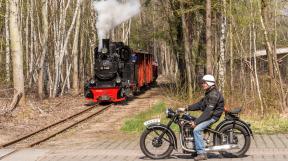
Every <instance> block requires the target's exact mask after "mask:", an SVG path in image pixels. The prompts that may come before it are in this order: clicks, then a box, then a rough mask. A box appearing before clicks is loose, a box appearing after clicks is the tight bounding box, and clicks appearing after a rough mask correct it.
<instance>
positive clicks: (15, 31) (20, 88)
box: [9, 0, 25, 105]
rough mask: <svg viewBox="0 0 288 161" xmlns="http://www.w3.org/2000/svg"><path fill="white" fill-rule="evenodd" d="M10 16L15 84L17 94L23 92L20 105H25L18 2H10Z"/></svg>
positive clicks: (14, 0)
mask: <svg viewBox="0 0 288 161" xmlns="http://www.w3.org/2000/svg"><path fill="white" fill-rule="evenodd" d="M9 6H10V15H9V30H10V44H11V52H12V60H13V84H14V89H15V90H16V92H15V93H14V94H17V93H18V92H21V93H22V94H23V97H22V99H21V101H20V105H24V104H25V92H24V74H23V51H22V44H21V37H20V30H19V23H18V21H17V13H18V8H17V7H18V6H19V2H18V0H10V1H9Z"/></svg>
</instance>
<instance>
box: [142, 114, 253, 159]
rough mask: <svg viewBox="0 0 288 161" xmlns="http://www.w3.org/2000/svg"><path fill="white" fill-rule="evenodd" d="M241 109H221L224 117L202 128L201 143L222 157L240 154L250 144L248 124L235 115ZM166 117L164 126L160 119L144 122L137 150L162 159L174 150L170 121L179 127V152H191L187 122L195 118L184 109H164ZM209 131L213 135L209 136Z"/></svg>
mask: <svg viewBox="0 0 288 161" xmlns="http://www.w3.org/2000/svg"><path fill="white" fill-rule="evenodd" d="M240 112H241V108H236V109H234V110H232V111H225V119H224V120H223V121H222V122H220V123H219V124H218V125H217V127H216V128H215V129H212V128H211V127H208V128H206V129H205V130H204V135H203V139H204V144H205V147H206V148H205V150H206V151H207V152H219V153H220V154H222V155H223V156H224V157H242V156H244V155H245V153H246V152H247V150H248V149H249V147H250V143H251V137H253V134H252V130H251V128H250V124H248V123H246V122H244V121H242V120H241V119H240V118H239V113H240ZM166 116H167V118H169V119H170V120H169V122H168V124H167V125H164V124H160V119H152V120H149V121H145V122H144V125H145V126H146V129H145V131H144V132H143V133H142V135H141V138H140V148H141V151H142V152H143V153H144V154H145V155H146V156H147V157H149V158H151V159H163V158H167V157H169V156H170V155H171V153H172V151H173V149H175V150H178V143H177V137H176V135H175V133H174V131H173V130H172V129H171V125H172V124H173V123H175V124H177V125H178V126H179V131H180V132H179V135H180V136H179V141H180V146H181V148H182V151H183V153H185V154H187V153H191V154H193V153H194V154H195V153H196V151H195V147H194V138H193V128H192V127H191V124H190V122H191V121H192V120H194V119H195V117H193V116H191V115H190V114H189V113H188V112H187V111H186V112H183V111H179V110H176V111H174V110H172V108H168V109H167V110H166ZM211 134H213V135H211Z"/></svg>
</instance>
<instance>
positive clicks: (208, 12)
mask: <svg viewBox="0 0 288 161" xmlns="http://www.w3.org/2000/svg"><path fill="white" fill-rule="evenodd" d="M212 67H213V65H212V40H211V0H206V73H208V74H213V68H212Z"/></svg>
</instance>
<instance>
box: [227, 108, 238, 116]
mask: <svg viewBox="0 0 288 161" xmlns="http://www.w3.org/2000/svg"><path fill="white" fill-rule="evenodd" d="M240 112H241V107H238V108H234V109H232V110H231V111H229V112H228V113H230V114H238V113H240Z"/></svg>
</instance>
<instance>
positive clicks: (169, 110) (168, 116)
mask: <svg viewBox="0 0 288 161" xmlns="http://www.w3.org/2000/svg"><path fill="white" fill-rule="evenodd" d="M174 115H175V112H174V111H173V110H172V109H171V108H168V109H167V110H166V117H167V118H173V117H174Z"/></svg>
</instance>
